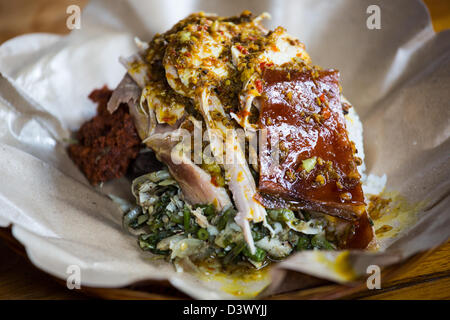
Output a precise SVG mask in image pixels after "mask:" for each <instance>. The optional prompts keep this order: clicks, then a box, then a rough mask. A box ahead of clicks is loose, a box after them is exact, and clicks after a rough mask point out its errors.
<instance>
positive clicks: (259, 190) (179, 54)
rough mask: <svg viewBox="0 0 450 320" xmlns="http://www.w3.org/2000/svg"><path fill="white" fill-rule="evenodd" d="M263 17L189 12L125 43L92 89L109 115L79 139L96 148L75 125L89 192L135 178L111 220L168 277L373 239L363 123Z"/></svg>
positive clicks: (336, 86)
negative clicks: (201, 266)
mask: <svg viewBox="0 0 450 320" xmlns="http://www.w3.org/2000/svg"><path fill="white" fill-rule="evenodd" d="M267 17H269V15H268V14H262V15H259V16H256V17H255V16H253V15H252V14H251V13H250V12H248V11H244V12H243V13H242V14H241V15H239V16H237V17H228V18H227V17H219V16H216V15H212V14H206V13H202V12H200V13H195V14H192V15H190V16H188V17H187V18H186V19H184V20H181V21H180V22H178V23H177V24H176V25H175V26H173V27H172V29H170V30H169V31H167V32H165V33H163V34H156V35H155V36H154V38H153V39H152V40H151V41H150V42H148V43H147V42H143V41H140V40H137V44H138V47H139V51H138V52H137V53H136V54H135V55H133V56H131V57H129V58H124V59H121V62H122V64H123V65H124V66H125V68H126V70H127V72H126V75H125V76H124V78H123V79H122V81H121V82H120V84H119V85H118V86H117V88H116V89H115V90H114V91H113V92H112V93H111V92H106V93H105V94H106V96H107V97H108V99H109V100H107V101H108V102H107V112H105V110H104V107H103V109H102V110H103V111H102V114H103V116H104V117H106V118H108V119H116V120H117V119H119V120H117V121H115V122H111V121H112V120H107V121H106V120H105V121H103V122H104V123H108V124H109V125H104V123H101V125H98V126H97V127H98V128H99V129H98V130H97V131H94V133H93V134H91V135H93V136H95V135H98V136H99V137H102V138H101V139H97V140H99V141H100V142H98V143H97V145H100V148H97V149H95V148H94V147H93V146H92V145H93V143H91V145H86V144H83V141H85V140H89V141H91V140H92V141H94V140H95V137H92V138H91V139H85V138H83V137H81V136H80V134H82V132H81V131H80V132H81V133H80V132H79V136H80V137H81V138H80V139H79V142H78V143H77V144H74V145H72V146H71V147H70V154H71V156H72V158H74V159H75V160H76V162H77V163H78V164H79V165H80V167H81V168H82V170H83V171H84V172H85V173H86V174H87V176H88V177H89V176H92V177H94V178H95V179H94V178H93V179H91V182H93V183H94V184H96V183H99V182H102V181H106V180H108V179H109V177H117V176H120V175H123V174H124V173H125V171H126V167H127V166H128V167H129V171H130V170H131V171H133V172H134V174H133V175H134V179H133V180H132V186H131V192H132V194H133V196H134V197H135V199H136V203H135V204H133V205H131V204H130V205H125V207H126V212H125V213H124V217H123V223H124V226H125V227H126V228H127V230H130V231H131V232H133V233H134V234H136V235H137V236H138V244H139V246H140V248H141V249H142V250H145V251H149V252H151V253H152V254H154V255H158V256H164V257H166V258H167V259H169V260H171V261H173V262H174V263H175V266H177V267H179V268H180V269H183V266H188V265H197V264H198V263H205V262H209V263H215V264H219V265H221V266H229V265H246V266H249V267H251V268H256V269H259V268H262V267H264V266H266V265H268V264H269V263H270V262H272V261H279V260H282V259H285V258H286V257H288V256H289V255H291V254H294V253H295V252H297V251H300V250H317V249H321V250H338V249H345V248H352V249H365V248H368V247H370V246H373V245H374V243H375V240H374V236H373V229H372V223H371V220H370V218H369V217H368V215H367V212H366V205H365V199H364V194H363V190H362V180H363V178H364V173H363V170H364V163H363V159H364V151H363V146H362V127H361V123H360V121H359V118H358V116H357V114H356V112H355V111H354V109H353V107H352V106H351V104H350V102H349V101H347V100H346V99H345V98H344V96H343V93H342V87H341V85H340V75H339V72H338V71H337V70H334V69H322V68H320V67H319V66H317V65H314V64H313V62H312V60H311V58H310V56H309V55H308V53H307V52H306V51H305V47H304V45H303V44H302V43H301V42H300V41H299V40H298V39H296V38H295V37H293V36H291V35H289V34H288V33H287V31H286V30H285V29H283V28H282V27H278V28H276V29H275V30H272V31H269V30H266V29H265V28H264V27H263V25H262V20H264V19H265V18H267ZM105 90H106V89H105ZM108 112H109V114H106V113H108ZM116 114H117V116H116V117H115V118H114V115H116ZM111 117H113V118H111ZM130 119H132V123H133V124H134V128H131V129H130ZM108 121H109V122H108ZM85 126H86V125H85ZM87 127H88V128H91V127H92V128H96V125H95V124H93V123H92V122H91V123H90V124H88V125H87ZM86 130H87V129H86V128H85V129H84V131H83V132H85V131H86ZM105 130H106V131H105ZM108 130H109V131H108ZM89 132H91V133H92V132H93V131H87V133H89ZM111 132H112V133H111ZM137 137H139V139H140V142H141V146H140V147H138V149H140V150H136V144H137V143H136V138H137ZM108 139H109V140H108ZM130 139H131V140H130ZM97 140H95V141H97ZM105 141H106V142H105ZM108 141H109V142H108ZM102 143H103V144H102ZM121 147H122V148H123V152H122V153H121V152H120V150H118V149H117V148H121ZM93 148H94V149H93ZM86 150H87V151H86ZM111 150H113V153H112V151H111ZM118 155H119V156H120V155H121V156H123V160H122V161H118V160H117V159H116V158H117V156H118ZM155 156H156V159H157V160H156V159H155ZM135 158H136V159H135ZM133 159H135V160H134V161H133ZM143 159H144V160H143ZM145 159H147V160H145ZM148 159H150V160H148ZM158 161H159V162H161V163H159V162H158ZM156 162H158V163H156ZM102 163H104V164H105V166H106V169H105V167H104V166H102V165H101V164H102ZM130 163H131V164H130ZM119 164H120V166H119ZM136 165H138V167H139V168H138V169H136ZM83 166H84V167H83ZM130 168H131V169H130ZM96 170H98V172H100V173H101V174H99V173H96ZM108 170H109V171H108ZM111 170H112V173H110V171H111ZM137 173H138V174H137ZM136 176H137V177H136Z"/></svg>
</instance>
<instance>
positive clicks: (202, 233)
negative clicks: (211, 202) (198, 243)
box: [197, 228, 209, 240]
mask: <svg viewBox="0 0 450 320" xmlns="http://www.w3.org/2000/svg"><path fill="white" fill-rule="evenodd" d="M197 238H199V239H200V240H207V239H208V238H209V232H208V230H206V229H203V228H200V229H199V230H198V231H197Z"/></svg>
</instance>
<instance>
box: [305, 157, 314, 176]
mask: <svg viewBox="0 0 450 320" xmlns="http://www.w3.org/2000/svg"><path fill="white" fill-rule="evenodd" d="M316 162H317V158H316V157H312V158H309V159H306V160H302V167H303V169H305V171H306V172H310V171H311V170H312V169H314V167H315V165H316Z"/></svg>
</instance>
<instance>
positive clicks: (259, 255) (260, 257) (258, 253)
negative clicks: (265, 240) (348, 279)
mask: <svg viewBox="0 0 450 320" xmlns="http://www.w3.org/2000/svg"><path fill="white" fill-rule="evenodd" d="M242 253H243V254H244V256H246V257H247V258H249V259H250V260H253V261H255V262H262V261H264V259H265V258H266V251H264V250H263V249H261V248H258V247H256V250H255V253H253V254H252V253H251V252H250V249H249V248H248V246H246V247H245V248H244V250H243V251H242Z"/></svg>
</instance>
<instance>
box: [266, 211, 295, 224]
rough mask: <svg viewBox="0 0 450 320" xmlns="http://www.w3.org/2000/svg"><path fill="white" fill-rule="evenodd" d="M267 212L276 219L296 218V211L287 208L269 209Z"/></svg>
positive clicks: (281, 220) (284, 220) (282, 220)
mask: <svg viewBox="0 0 450 320" xmlns="http://www.w3.org/2000/svg"><path fill="white" fill-rule="evenodd" d="M267 212H268V213H269V217H270V218H271V219H272V220H274V221H278V222H286V221H291V220H294V219H295V215H294V212H293V211H292V210H289V209H286V208H281V209H272V210H267Z"/></svg>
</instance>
